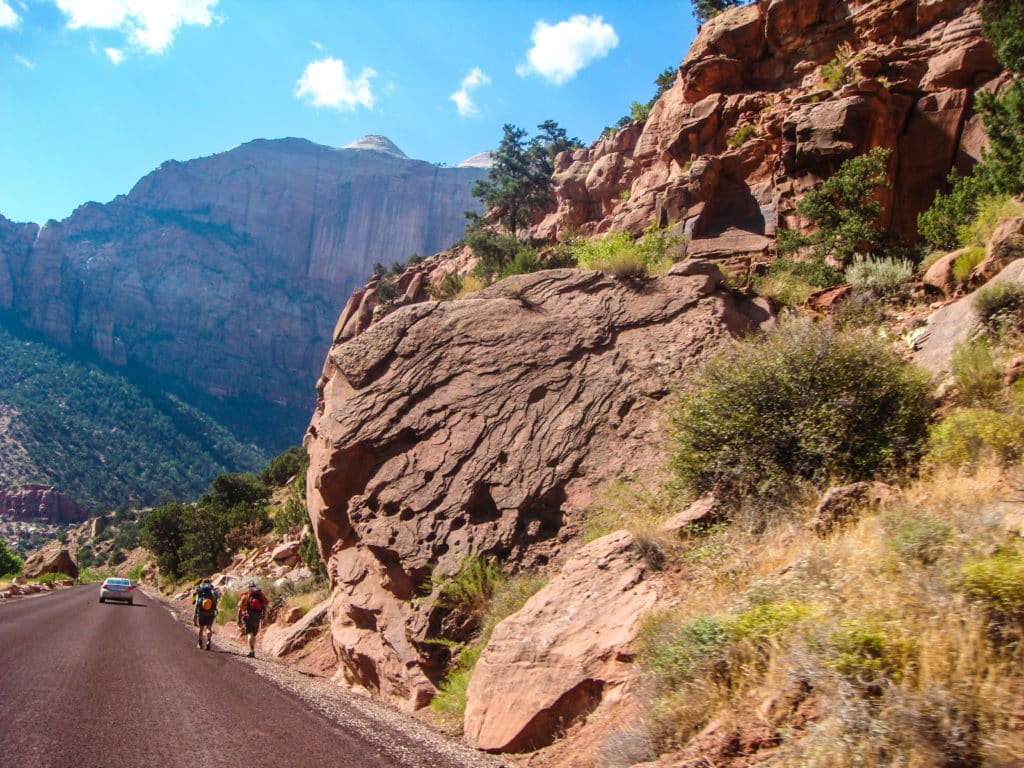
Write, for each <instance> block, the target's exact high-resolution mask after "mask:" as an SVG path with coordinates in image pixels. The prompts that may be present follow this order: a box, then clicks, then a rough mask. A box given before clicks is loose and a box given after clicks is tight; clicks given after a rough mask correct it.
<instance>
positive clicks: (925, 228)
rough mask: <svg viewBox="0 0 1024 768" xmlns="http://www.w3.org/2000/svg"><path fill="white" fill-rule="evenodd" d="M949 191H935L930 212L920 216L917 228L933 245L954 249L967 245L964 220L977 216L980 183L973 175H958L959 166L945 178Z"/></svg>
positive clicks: (945, 249) (946, 249) (949, 249)
mask: <svg viewBox="0 0 1024 768" xmlns="http://www.w3.org/2000/svg"><path fill="white" fill-rule="evenodd" d="M946 185H947V187H948V188H949V192H948V193H943V192H936V194H935V200H933V201H932V204H931V207H930V208H928V210H927V211H922V212H921V213H919V214H918V216H917V230H918V232H919V233H920V235H921V237H922V238H924V240H925V242H926V243H928V244H929V245H931V246H932V247H933V248H937V249H940V250H944V251H952V250H955V249H957V248H959V247H960V246H962V245H963V244H964V240H963V227H964V222H969V221H973V220H974V218H975V217H976V216H977V215H978V197H979V190H978V182H977V180H976V179H975V178H974V177H973V176H959V175H958V174H957V172H956V169H953V170H951V171H950V172H949V175H948V176H947V177H946Z"/></svg>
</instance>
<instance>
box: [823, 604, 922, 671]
mask: <svg viewBox="0 0 1024 768" xmlns="http://www.w3.org/2000/svg"><path fill="white" fill-rule="evenodd" d="M895 633H896V629H895V628H894V627H892V626H891V625H890V626H887V625H886V624H884V623H882V622H874V621H860V620H850V621H845V622H843V623H842V624H841V625H840V627H839V629H837V630H836V631H835V632H832V633H831V634H830V635H829V638H828V648H829V650H830V652H831V658H830V660H829V666H831V667H832V668H833V669H834V670H835V671H836V672H838V673H839V674H841V675H843V676H844V677H847V678H849V679H850V680H851V681H852V682H854V683H858V684H860V685H863V686H869V687H875V686H878V685H880V684H881V683H882V682H883V681H884V680H885V679H889V680H892V681H893V682H899V681H900V679H901V678H902V677H903V675H904V673H905V672H906V670H907V666H908V663H909V660H910V655H911V652H912V651H913V649H914V644H913V643H912V642H911V641H909V640H906V639H904V638H902V637H899V636H897V635H896V634H895Z"/></svg>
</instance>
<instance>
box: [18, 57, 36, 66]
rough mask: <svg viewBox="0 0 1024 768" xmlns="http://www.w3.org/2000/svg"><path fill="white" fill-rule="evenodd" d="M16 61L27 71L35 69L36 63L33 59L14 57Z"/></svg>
mask: <svg viewBox="0 0 1024 768" xmlns="http://www.w3.org/2000/svg"><path fill="white" fill-rule="evenodd" d="M14 60H15V61H16V62H18V63H19V64H21V66H23V67H25V69H35V68H36V63H35V62H34V61H32V60H31V59H26V58H25V57H24V56H21V55H18V56H15V57H14Z"/></svg>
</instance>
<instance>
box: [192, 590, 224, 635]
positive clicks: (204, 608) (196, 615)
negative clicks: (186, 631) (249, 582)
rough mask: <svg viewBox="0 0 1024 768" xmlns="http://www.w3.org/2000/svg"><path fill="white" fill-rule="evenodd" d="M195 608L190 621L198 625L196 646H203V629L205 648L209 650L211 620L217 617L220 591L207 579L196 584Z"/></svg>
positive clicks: (211, 631) (211, 632) (211, 629)
mask: <svg viewBox="0 0 1024 768" xmlns="http://www.w3.org/2000/svg"><path fill="white" fill-rule="evenodd" d="M194 593H195V601H194V605H195V610H194V611H193V613H192V623H193V624H194V625H195V626H197V627H199V641H198V643H197V644H196V647H197V648H202V647H203V630H204V629H205V630H206V650H208V651H209V650H210V644H211V641H212V640H213V621H214V619H216V618H217V602H218V601H219V600H220V591H219V590H218V589H217V588H216V587H215V586H213V584H212V583H211V582H210V580H209V579H203V580H201V581H200V582H199V584H197V585H196V587H195V590H194Z"/></svg>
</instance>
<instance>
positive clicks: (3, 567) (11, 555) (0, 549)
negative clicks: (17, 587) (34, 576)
mask: <svg viewBox="0 0 1024 768" xmlns="http://www.w3.org/2000/svg"><path fill="white" fill-rule="evenodd" d="M23 562H24V561H23V560H22V559H21V558H20V557H18V555H17V553H15V552H12V551H11V550H10V549H8V548H7V542H5V541H4V540H3V539H0V577H4V576H12V575H16V574H18V573H21V566H22V564H23Z"/></svg>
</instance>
